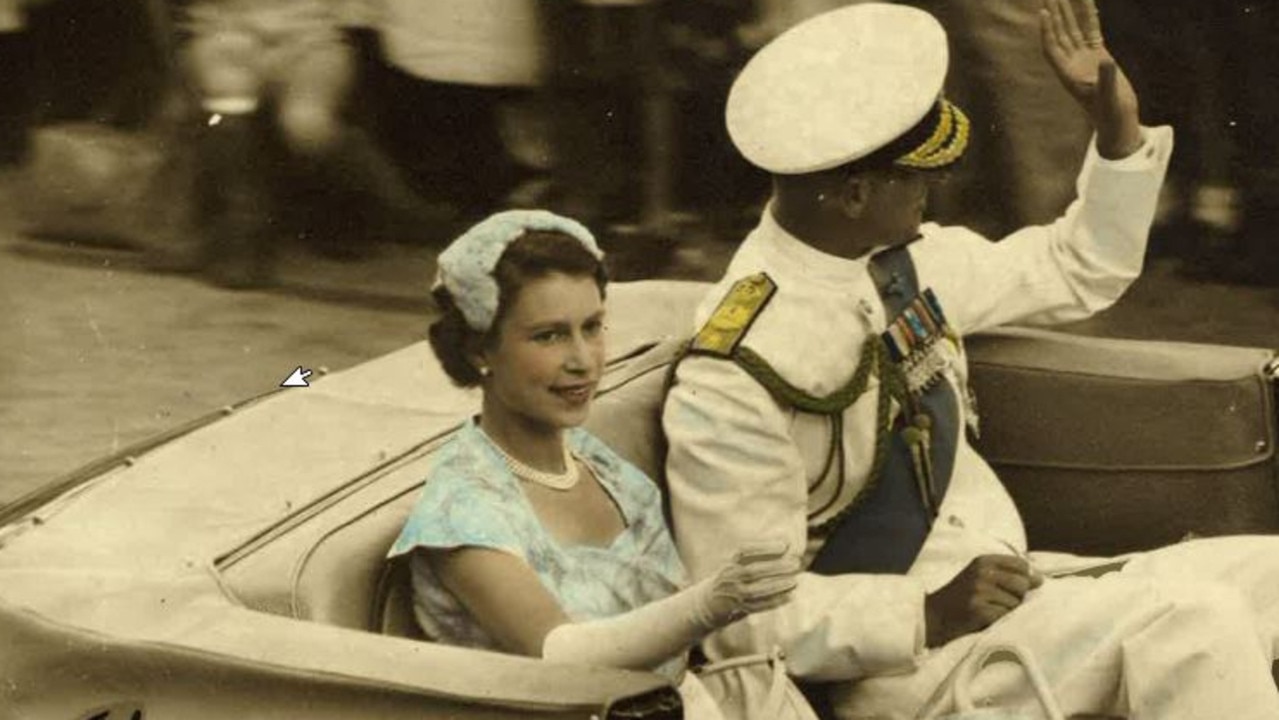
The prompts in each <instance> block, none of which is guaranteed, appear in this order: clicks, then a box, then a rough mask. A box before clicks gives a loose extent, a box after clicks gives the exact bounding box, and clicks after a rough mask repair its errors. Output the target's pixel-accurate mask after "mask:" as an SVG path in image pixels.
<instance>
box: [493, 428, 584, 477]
mask: <svg viewBox="0 0 1279 720" xmlns="http://www.w3.org/2000/svg"><path fill="white" fill-rule="evenodd" d="M485 436H486V437H487V433H486V434H485ZM489 443H490V444H492V445H493V447H494V448H496V449H497V454H498V455H501V456H502V460H503V462H505V463H506V468H507V469H508V470H510V471H511V472H512V473H514V474H515V476H516V477H518V478H520V479H521V480H528V481H529V482H532V483H537V484H538V485H541V486H542V487H547V488H550V489H552V490H561V491H562V490H572V489H573V487H574V486H575V485H577V481H578V480H580V479H581V477H580V475H581V474H580V473H579V472H578V469H577V461H576V460H574V459H573V454H572V453H571V452H569V449H568V438H564V442H563V444H562V445H561V449H562V450H563V453H564V472H562V473H553V472H547V471H545V470H538V469H537V468H535V467H532V466H531V465H528V464H525V463H522V462H520V461H519V460H516V459H515V458H513V457H511V455H510V454H509V453H507V452H506V450H505V449H504V448H503V447H502V446H501V445H499V444H498V443H497V441H496V440H494V439H493V438H489Z"/></svg>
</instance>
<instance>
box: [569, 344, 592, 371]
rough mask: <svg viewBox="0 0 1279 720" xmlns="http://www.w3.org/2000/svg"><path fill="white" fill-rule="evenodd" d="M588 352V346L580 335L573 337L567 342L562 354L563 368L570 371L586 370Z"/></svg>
mask: <svg viewBox="0 0 1279 720" xmlns="http://www.w3.org/2000/svg"><path fill="white" fill-rule="evenodd" d="M589 352H590V351H589V348H587V347H586V341H585V340H584V339H582V338H580V337H574V338H573V339H572V341H571V342H569V345H568V349H567V352H566V353H565V354H564V369H565V370H567V371H569V372H572V373H584V372H586V371H587V369H588V367H587V366H588V362H587V357H588V356H589Z"/></svg>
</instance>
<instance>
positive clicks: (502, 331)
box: [481, 272, 604, 432]
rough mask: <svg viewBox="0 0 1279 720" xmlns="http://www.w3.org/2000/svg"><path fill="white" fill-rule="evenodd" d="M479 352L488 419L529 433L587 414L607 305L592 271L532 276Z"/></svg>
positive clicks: (600, 363) (600, 355)
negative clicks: (491, 342)
mask: <svg viewBox="0 0 1279 720" xmlns="http://www.w3.org/2000/svg"><path fill="white" fill-rule="evenodd" d="M497 331H498V332H497V340H496V344H495V345H494V346H493V347H491V348H488V349H486V350H484V351H483V353H482V358H481V360H482V362H483V363H484V364H485V365H487V367H488V368H489V371H490V372H489V376H488V378H487V379H486V380H485V382H484V413H485V416H486V418H485V419H486V420H488V421H491V422H495V423H501V424H502V425H509V424H516V425H523V426H524V427H525V429H526V430H528V431H532V432H545V431H547V430H557V429H562V428H567V427H573V426H576V425H580V424H582V422H584V421H585V420H586V416H587V413H588V412H589V410H590V405H591V399H592V398H593V397H594V395H595V387H596V384H597V383H598V382H599V378H600V373H601V371H602V370H603V367H604V304H603V299H602V298H601V297H600V290H599V286H597V285H596V284H595V280H594V278H592V277H589V276H576V275H565V274H564V273H559V272H553V273H551V274H549V275H546V276H545V277H541V278H537V279H535V280H531V281H529V282H528V283H527V284H525V285H524V287H523V288H522V289H521V290H520V292H519V294H518V296H517V297H516V301H515V303H514V305H512V306H511V307H509V308H507V310H506V312H505V314H504V316H503V317H502V319H501V321H500V324H499V325H498V328H497Z"/></svg>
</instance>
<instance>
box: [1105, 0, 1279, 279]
mask: <svg viewBox="0 0 1279 720" xmlns="http://www.w3.org/2000/svg"><path fill="white" fill-rule="evenodd" d="M1100 10H1101V13H1102V15H1103V20H1104V21H1105V22H1107V23H1110V24H1111V27H1113V28H1114V29H1113V31H1112V32H1111V37H1109V38H1108V43H1109V44H1110V45H1111V46H1112V47H1113V48H1114V49H1115V52H1116V53H1117V54H1118V53H1123V56H1124V57H1125V59H1127V58H1131V67H1132V74H1133V79H1134V81H1135V82H1138V83H1139V84H1140V85H1141V86H1142V87H1143V88H1148V89H1149V90H1148V91H1147V92H1146V93H1145V94H1144V96H1143V97H1145V98H1148V99H1147V100H1146V101H1145V106H1144V107H1143V111H1145V113H1146V114H1149V115H1150V116H1151V117H1154V118H1156V119H1157V121H1158V122H1167V123H1171V124H1173V125H1174V126H1176V127H1177V130H1178V138H1177V152H1176V153H1175V154H1174V156H1173V162H1172V166H1171V168H1170V170H1169V181H1170V182H1169V188H1168V189H1169V191H1170V192H1169V195H1168V197H1167V198H1166V200H1167V202H1166V203H1165V205H1166V209H1167V212H1166V214H1165V223H1164V226H1163V228H1161V232H1160V233H1159V234H1158V235H1157V236H1156V239H1158V240H1161V241H1162V242H1161V244H1160V245H1158V246H1156V248H1155V249H1156V251H1161V252H1163V253H1164V254H1168V255H1172V256H1176V257H1180V258H1182V259H1184V260H1185V261H1186V269H1187V270H1188V271H1189V272H1190V273H1192V274H1196V275H1198V276H1200V277H1206V278H1212V279H1219V280H1237V281H1244V282H1252V283H1265V284H1274V285H1279V249H1276V247H1277V246H1276V244H1275V243H1274V241H1273V240H1271V239H1270V238H1271V237H1272V236H1273V232H1274V227H1275V223H1276V221H1279V191H1277V190H1276V188H1277V187H1279V185H1276V182H1275V181H1276V180H1279V177H1277V176H1276V173H1275V168H1276V167H1277V164H1279V143H1277V141H1276V139H1275V131H1274V129H1275V123H1276V122H1279V89H1277V88H1279V86H1277V85H1276V83H1275V78H1276V77H1279V50H1277V49H1276V45H1275V42H1274V37H1275V33H1276V31H1279V8H1276V7H1275V5H1274V3H1264V2H1226V1H1224V0H1209V1H1207V2H1199V3H1185V4H1176V5H1172V4H1167V3H1159V2H1153V1H1152V0H1127V1H1126V2H1106V3H1101V4H1100Z"/></svg>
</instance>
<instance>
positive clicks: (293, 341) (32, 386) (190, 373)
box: [0, 237, 426, 505]
mask: <svg viewBox="0 0 1279 720" xmlns="http://www.w3.org/2000/svg"><path fill="white" fill-rule="evenodd" d="M28 246H29V243H23V242H21V241H19V240H17V239H15V238H13V237H9V238H4V237H0V505H2V504H4V503H5V502H7V501H9V500H12V499H14V498H15V497H17V496H19V495H21V494H22V493H24V492H26V491H27V490H29V489H31V488H33V487H36V486H38V485H40V484H43V483H44V482H47V481H48V480H50V479H53V478H54V477H57V476H59V475H60V474H63V473H66V472H69V471H71V470H73V469H75V468H76V467H78V466H80V465H81V464H83V463H85V462H87V461H89V460H92V459H94V458H96V457H98V456H101V455H103V454H106V453H109V452H111V451H113V450H117V449H119V448H121V447H123V446H126V445H128V444H129V443H132V442H134V441H137V440H140V439H142V438H145V437H147V436H149V435H151V434H153V433H156V432H159V431H161V430H164V429H166V428H169V427H172V426H174V425H177V424H180V423H182V422H185V421H187V420H190V419H192V418H196V417H199V416H201V415H203V414H205V413H208V412H210V411H213V410H216V409H217V408H219V407H221V406H223V405H226V404H228V403H231V402H234V401H236V400H240V399H243V398H246V397H249V396H252V395H255V394H258V393H262V392H264V391H267V390H270V389H272V388H274V387H276V386H277V385H278V384H279V383H280V382H281V381H282V380H283V379H284V378H285V377H286V376H287V375H288V374H289V372H290V371H292V370H293V369H294V368H295V367H297V366H299V365H301V366H303V367H306V368H318V367H320V366H327V367H328V368H330V369H333V370H337V369H340V368H344V367H348V366H350V365H352V364H355V363H358V362H360V361H362V360H365V359H368V358H371V357H374V356H376V355H379V354H382V353H385V352H388V351H390V350H393V349H396V348H398V347H402V346H404V345H406V344H408V343H410V342H413V341H414V340H416V339H418V338H419V337H421V335H422V333H423V331H424V328H425V323H426V317H425V315H424V311H422V310H421V309H414V308H406V309H385V308H384V309H372V308H369V307H361V306H359V305H354V304H351V303H349V302H347V303H335V302H326V301H322V300H316V299H304V298H299V297H294V296H290V295H289V294H287V293H265V292H230V291H226V290H220V289H216V288H212V287H209V286H207V285H205V284H203V283H201V282H199V281H197V280H195V279H192V278H186V277H175V276H162V275H154V274H147V273H142V272H138V271H136V270H128V269H120V268H116V267H112V262H113V261H112V259H111V257H112V256H111V255H110V254H109V253H106V254H102V255H101V257H99V256H98V255H95V254H90V255H89V256H88V257H89V258H91V259H94V265H93V266H83V265H77V264H71V263H68V262H65V261H54V260H51V259H48V258H43V257H38V256H37V257H33V256H31V255H30V254H28V253H24V252H20V251H21V250H23V249H25V248H27V247H28ZM83 261H84V258H83V257H81V258H80V262H83ZM420 282H423V283H424V282H425V280H424V279H423V280H422V281H420ZM422 287H424V285H423V286H422ZM287 430H288V429H287V428H280V432H282V433H283V432H287Z"/></svg>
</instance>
